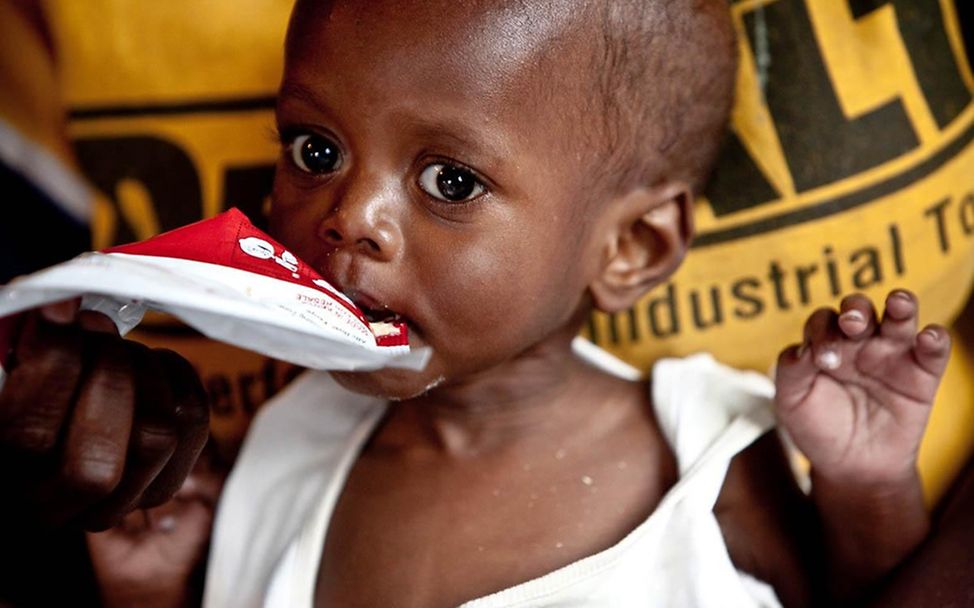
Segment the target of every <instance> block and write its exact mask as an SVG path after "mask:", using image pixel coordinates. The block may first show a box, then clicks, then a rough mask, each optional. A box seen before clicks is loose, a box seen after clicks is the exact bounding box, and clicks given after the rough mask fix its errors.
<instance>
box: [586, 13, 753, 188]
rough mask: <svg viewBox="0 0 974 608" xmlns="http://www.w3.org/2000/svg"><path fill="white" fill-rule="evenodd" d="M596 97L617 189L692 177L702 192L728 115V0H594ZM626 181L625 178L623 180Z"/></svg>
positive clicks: (732, 68)
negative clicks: (596, 33) (596, 20)
mask: <svg viewBox="0 0 974 608" xmlns="http://www.w3.org/2000/svg"><path fill="white" fill-rule="evenodd" d="M588 3H589V4H590V5H592V6H593V7H594V8H595V11H596V15H597V18H598V19H599V22H598V29H597V32H598V34H600V39H598V40H595V41H593V42H595V43H597V44H596V52H597V53H599V54H600V56H597V57H596V63H595V64H594V66H595V69H594V73H593V77H594V78H595V82H596V89H595V90H596V91H597V96H596V97H595V98H594V99H593V102H595V103H597V104H599V105H598V106H597V110H598V111H599V112H600V113H601V114H602V116H603V117H604V124H603V126H602V130H603V133H602V139H603V143H604V145H605V146H606V147H605V152H606V153H607V155H608V158H609V159H611V161H612V164H611V166H610V167H609V170H610V172H611V173H612V174H613V176H614V177H613V179H618V180H620V182H619V183H618V185H619V186H622V187H625V186H631V185H633V182H636V183H652V182H654V181H657V180H659V179H661V178H663V177H669V178H677V179H685V180H687V181H688V182H689V183H690V184H691V185H692V186H693V188H694V190H695V191H697V192H699V191H700V190H701V189H702V187H703V184H704V182H705V181H706V178H707V176H708V175H709V173H710V171H711V168H712V166H713V164H714V161H715V160H716V156H717V152H718V150H719V148H720V144H721V141H722V140H723V135H724V129H725V125H726V122H727V119H728V116H729V113H730V108H731V100H732V96H733V88H734V80H735V76H736V67H737V53H736V46H735V42H734V33H733V27H732V25H731V22H730V11H729V9H728V7H727V3H726V1H725V0H588ZM626 182H628V183H626Z"/></svg>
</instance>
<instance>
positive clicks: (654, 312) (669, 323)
mask: <svg viewBox="0 0 974 608" xmlns="http://www.w3.org/2000/svg"><path fill="white" fill-rule="evenodd" d="M646 311H647V313H648V314H649V328H650V331H652V332H653V335H654V336H656V337H657V338H666V337H667V336H675V335H678V334H679V333H680V318H679V316H678V314H679V312H678V311H677V308H676V285H674V284H673V283H670V284H668V285H667V286H666V291H665V293H664V295H662V296H657V297H655V298H652V299H651V300H650V301H649V304H648V305H647V307H646Z"/></svg>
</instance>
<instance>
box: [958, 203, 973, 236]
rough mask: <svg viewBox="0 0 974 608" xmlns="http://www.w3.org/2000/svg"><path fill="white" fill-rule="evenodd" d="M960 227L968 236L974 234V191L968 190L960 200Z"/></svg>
mask: <svg viewBox="0 0 974 608" xmlns="http://www.w3.org/2000/svg"><path fill="white" fill-rule="evenodd" d="M960 227H961V230H963V231H964V234H965V235H966V236H971V235H972V234H974V192H968V193H967V196H965V197H964V200H962V201H961V202H960Z"/></svg>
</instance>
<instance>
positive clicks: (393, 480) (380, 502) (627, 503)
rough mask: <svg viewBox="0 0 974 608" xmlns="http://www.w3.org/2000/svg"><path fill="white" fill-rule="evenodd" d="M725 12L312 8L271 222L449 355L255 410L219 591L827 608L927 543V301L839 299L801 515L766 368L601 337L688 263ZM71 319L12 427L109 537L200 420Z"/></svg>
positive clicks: (303, 32)
mask: <svg viewBox="0 0 974 608" xmlns="http://www.w3.org/2000/svg"><path fill="white" fill-rule="evenodd" d="M728 19H729V16H728V11H727V6H726V2H725V1H724V0H695V1H690V0H665V1H664V0H654V1H652V2H635V1H624V0H620V1H611V0H548V1H539V2H522V1H519V0H491V1H488V0H483V1H478V2H474V1H466V0H464V1H459V2H458V1H456V0H451V1H444V0H423V1H422V2H418V1H417V2H411V1H410V2H406V1H403V0H396V1H392V0H368V1H363V2H324V1H321V0H303V1H302V0H299V2H297V4H296V6H295V10H294V15H293V18H292V21H291V26H290V30H289V33H288V39H287V48H286V64H285V72H284V78H283V82H282V85H281V89H280V95H279V98H278V106H277V122H278V129H279V132H280V135H281V141H282V154H281V157H280V161H279V163H278V166H277V172H276V178H275V184H274V193H273V206H272V211H271V224H270V225H271V232H272V234H273V235H274V236H275V237H276V238H277V239H278V240H280V241H281V242H282V243H284V244H286V245H287V246H288V247H289V249H290V250H291V251H293V252H294V253H295V254H297V255H298V256H299V257H300V258H302V259H304V260H305V261H307V262H308V263H310V264H311V265H312V266H313V267H314V268H315V269H317V270H318V271H319V272H320V273H321V274H322V275H323V276H324V277H326V278H327V279H328V280H330V281H331V282H333V283H334V284H335V285H336V286H337V287H339V288H340V289H342V290H343V291H344V292H345V293H347V294H348V295H349V296H350V297H351V298H352V299H354V300H355V302H356V303H357V304H359V305H360V306H361V307H362V308H364V309H365V310H367V311H368V313H369V314H370V315H371V316H373V317H375V318H378V317H393V316H395V317H398V318H400V319H402V320H405V321H406V322H407V323H408V326H409V330H410V339H411V342H412V344H414V345H417V346H430V347H432V351H433V356H432V360H431V361H430V364H429V365H428V366H427V368H426V369H425V370H423V371H421V372H413V371H403V370H380V371H374V372H357V373H350V372H342V373H333V374H331V376H330V377H329V376H328V375H326V374H308V375H306V376H305V377H304V378H302V379H301V380H299V381H297V382H296V383H295V384H294V385H292V386H291V387H290V388H289V389H288V390H287V391H286V392H285V393H283V394H282V395H281V396H280V397H279V398H278V399H277V401H276V402H275V403H272V404H271V405H270V406H269V407H268V408H267V409H266V410H265V411H264V412H263V413H262V414H261V416H260V417H259V419H258V420H257V421H256V423H255V427H254V428H253V429H252V431H251V434H250V436H249V438H248V440H247V442H246V444H245V446H244V449H243V452H242V455H241V458H240V460H239V461H238V463H237V468H236V469H235V471H234V473H233V474H232V476H231V478H230V480H229V482H228V485H227V487H226V489H225V491H224V494H223V496H222V498H221V503H220V507H219V512H218V516H217V522H216V528H215V535H214V539H213V549H212V551H211V555H210V563H209V571H208V579H207V592H206V602H207V604H208V605H211V606H253V605H266V606H310V605H316V606H456V605H459V604H464V603H465V602H466V603H465V604H464V605H469V606H513V605H517V606H542V605H560V606H564V605H573V606H574V605H600V606H628V605H632V606H657V605H658V606H747V605H755V606H769V605H771V606H773V605H777V603H778V601H779V600H780V602H781V603H783V604H785V605H789V606H803V605H808V604H810V603H811V602H814V601H831V600H833V599H834V600H843V599H849V598H854V597H857V596H858V595H860V594H862V593H864V592H865V591H866V590H868V589H869V587H870V586H871V585H873V584H875V583H876V582H878V581H879V580H881V578H882V577H883V576H884V575H885V574H887V573H888V572H889V571H890V570H891V569H892V568H893V567H894V566H895V565H896V564H897V563H899V562H900V561H901V560H902V559H903V558H904V557H905V556H906V555H907V554H908V553H909V552H910V551H912V550H913V549H914V548H915V547H916V546H917V544H918V543H919V542H920V541H921V540H922V539H923V538H924V536H925V535H926V534H927V531H928V527H929V519H928V516H927V513H926V511H925V508H924V505H923V500H922V496H921V492H920V485H919V481H918V477H917V472H916V453H917V448H918V445H919V442H920V438H921V435H922V433H923V429H924V426H925V422H926V418H927V415H928V413H929V409H930V404H931V403H932V400H933V396H934V393H935V391H936V387H937V384H938V382H939V378H940V375H941V374H942V372H943V370H944V367H945V365H946V361H947V356H948V352H949V338H948V336H947V334H946V331H945V330H944V329H942V328H940V327H928V328H926V329H924V330H923V331H921V332H919V334H918V333H917V303H916V302H915V300H914V298H913V297H912V296H911V295H910V294H908V293H906V292H903V291H896V292H893V293H892V294H890V296H889V297H888V298H887V300H886V302H885V310H884V312H883V314H882V316H881V319H880V318H877V313H876V312H875V310H874V308H873V306H872V304H871V303H870V302H869V300H868V299H866V298H865V297H863V296H858V295H857V296H850V297H848V298H846V299H845V300H844V301H843V302H842V304H841V306H840V310H839V311H833V310H820V311H817V312H815V313H814V314H813V315H812V316H811V317H810V319H809V320H808V322H807V324H806V327H805V336H804V341H803V344H802V345H801V346H795V347H791V348H789V349H787V350H785V351H784V352H783V354H782V355H781V358H780V360H779V364H778V368H777V379H776V384H777V392H776V394H775V397H774V399H775V402H776V406H777V420H778V423H779V424H780V426H781V427H782V428H783V429H784V430H785V431H786V432H787V433H788V435H790V437H791V438H792V439H793V440H794V442H795V444H796V445H797V447H798V448H799V449H800V450H801V451H802V452H803V453H804V454H805V455H806V456H807V457H808V459H809V460H810V462H811V465H812V473H811V476H812V489H811V494H810V495H809V496H808V497H806V496H805V495H803V494H802V493H801V492H800V491H799V490H798V489H797V487H796V485H795V483H794V481H793V478H792V475H791V472H790V469H789V467H788V465H787V461H786V459H785V457H784V454H783V451H782V449H781V446H780V443H779V441H778V440H777V437H776V435H775V434H774V433H767V432H766V431H767V430H768V429H769V427H770V426H771V424H772V417H771V414H770V409H769V403H770V399H771V393H772V391H771V388H770V387H769V386H768V385H766V384H765V382H763V381H762V380H761V379H760V378H759V377H758V376H756V375H753V374H744V373H740V372H734V371H732V370H729V369H727V368H724V367H721V366H719V365H718V364H716V363H715V362H713V361H712V360H711V359H709V358H707V357H706V356H697V357H693V358H689V359H686V360H682V361H676V360H665V361H661V362H659V363H658V364H657V365H656V366H654V368H653V370H652V373H651V379H650V383H649V384H648V385H647V383H646V382H645V381H637V380H635V379H633V378H631V377H620V375H619V374H618V373H617V372H616V373H613V372H612V370H618V369H619V365H618V362H615V361H613V360H612V359H611V358H610V357H609V356H608V355H606V354H605V353H601V352H593V349H592V348H591V347H589V348H584V347H582V346H581V345H579V344H578V343H577V342H576V341H575V336H576V335H577V334H578V332H579V330H580V328H581V326H582V324H583V322H584V321H585V320H586V319H587V318H588V316H589V314H590V313H591V312H592V311H593V310H595V309H598V310H602V311H606V312H617V311H621V310H625V309H627V308H628V307H630V306H631V305H633V303H634V302H636V301H637V299H638V298H640V296H642V295H643V294H645V293H646V291H647V290H649V289H651V288H652V287H653V286H654V285H657V284H659V283H660V282H662V281H664V280H665V279H666V278H667V277H668V276H669V275H670V274H671V273H672V272H673V271H674V269H675V268H676V267H677V266H678V265H679V263H680V261H681V259H682V258H683V256H684V255H685V254H686V252H687V249H688V246H689V242H690V239H691V236H692V201H693V193H694V192H697V191H699V190H700V188H701V186H702V183H703V182H704V180H705V177H706V175H707V173H708V171H709V168H710V166H711V163H712V162H713V159H714V157H715V155H716V152H717V148H718V144H719V140H720V138H721V133H722V132H723V129H724V128H725V123H726V119H727V115H728V112H729V108H730V103H731V92H732V88H733V81H734V73H735V51H734V49H735V42H734V40H733V35H732V29H731V26H730V24H729V22H728ZM75 308H76V307H75V306H74V305H72V304H67V305H64V306H60V307H51V308H48V309H46V310H45V311H43V312H42V313H41V314H39V315H35V316H34V317H32V318H31V319H30V321H29V322H28V324H27V325H26V326H25V328H24V330H23V332H22V334H21V336H20V340H19V343H18V345H17V349H16V351H15V360H16V365H15V366H13V368H12V371H11V374H10V377H9V379H8V381H7V385H6V386H5V388H4V392H3V393H2V394H0V439H2V441H3V442H4V443H5V444H6V445H7V447H8V449H15V450H19V452H18V453H20V454H22V455H24V456H22V457H23V458H24V459H26V460H28V461H29V460H30V458H35V459H37V460H43V459H45V458H47V457H48V455H50V454H58V455H59V458H60V461H59V462H60V464H59V465H58V467H59V470H60V474H59V475H57V476H56V477H58V478H59V479H60V481H61V483H60V484H56V483H52V482H50V481H49V479H48V477H49V476H48V477H45V475H44V474H42V473H40V472H37V473H36V474H33V476H32V474H31V472H35V471H40V470H41V467H37V466H33V465H31V466H24V467H22V468H21V469H20V470H21V471H27V473H21V474H20V475H21V477H22V478H23V479H22V480H21V483H24V484H28V485H29V484H32V483H33V484H34V485H33V486H31V488H32V492H33V495H35V496H37V497H38V500H37V503H38V504H40V505H41V506H40V507H38V508H39V509H41V510H42V511H44V512H45V513H46V514H47V515H48V516H50V517H51V518H53V519H55V520H58V521H67V520H72V521H78V522H80V523H82V524H84V525H87V526H88V527H94V528H104V527H107V526H110V525H112V524H113V523H115V522H116V521H117V520H118V518H119V517H120V516H121V515H122V514H124V513H125V512H126V511H129V510H131V509H133V508H136V507H146V506H152V505H155V504H159V503H160V502H162V501H164V500H165V499H166V498H167V497H168V496H169V495H171V494H172V492H173V491H174V490H175V489H176V488H177V487H178V486H179V484H180V483H181V481H182V478H183V477H185V476H186V474H187V472H188V471H189V468H190V467H191V466H192V462H193V460H194V458H195V455H196V454H197V453H198V452H199V449H200V448H201V446H202V443H203V441H204V439H205V432H204V430H203V429H204V425H205V417H203V416H201V413H202V412H204V411H205V410H204V408H203V406H202V405H201V404H202V403H203V401H202V399H201V396H200V395H201V390H200V386H199V381H198V380H197V379H196V378H195V375H194V374H193V373H192V371H191V370H190V369H188V368H187V365H186V364H185V362H184V361H182V360H181V359H180V358H178V357H177V356H175V355H174V354H172V353H159V352H153V351H149V350H147V349H144V348H142V347H139V346H138V345H134V344H131V343H129V342H126V341H123V340H120V339H118V338H117V337H115V336H113V335H112V332H111V327H109V326H107V325H106V323H105V319H104V318H101V317H98V316H97V315H95V314H93V313H83V314H81V315H78V314H77V313H76V311H75ZM573 345H574V346H573ZM743 347H744V348H746V345H743ZM28 464H30V463H28ZM46 470H48V471H50V470H51V469H50V468H48V469H46ZM476 598H479V599H476Z"/></svg>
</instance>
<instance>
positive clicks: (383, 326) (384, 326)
mask: <svg viewBox="0 0 974 608" xmlns="http://www.w3.org/2000/svg"><path fill="white" fill-rule="evenodd" d="M369 328H370V329H371V330H372V333H373V334H375V337H376V338H382V337H384V336H398V335H399V334H400V333H402V332H401V330H400V329H399V326H398V325H397V324H395V323H391V322H389V321H378V322H376V323H369Z"/></svg>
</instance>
